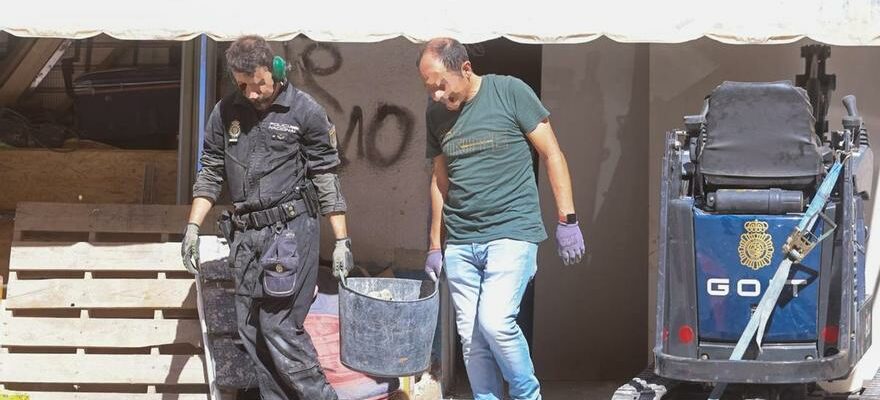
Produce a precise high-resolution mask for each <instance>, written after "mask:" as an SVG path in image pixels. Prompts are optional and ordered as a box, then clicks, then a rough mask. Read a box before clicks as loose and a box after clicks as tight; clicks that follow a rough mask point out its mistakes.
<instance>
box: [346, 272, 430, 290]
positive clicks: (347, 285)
mask: <svg viewBox="0 0 880 400" xmlns="http://www.w3.org/2000/svg"><path fill="white" fill-rule="evenodd" d="M345 278H346V277H345V276H342V279H340V280H339V283H340V284H342V287H344V288H346V289H349V290H351V289H350V288H349V287H348V284H346V282H345ZM429 279H430V278H429ZM439 291H440V278H439V277H438V278H437V280H436V281H434V293H437V292H439Z"/></svg>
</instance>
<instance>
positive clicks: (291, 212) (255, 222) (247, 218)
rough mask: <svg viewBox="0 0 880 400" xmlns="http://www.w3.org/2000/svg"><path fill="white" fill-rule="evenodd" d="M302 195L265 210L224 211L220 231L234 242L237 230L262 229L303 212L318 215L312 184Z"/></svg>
mask: <svg viewBox="0 0 880 400" xmlns="http://www.w3.org/2000/svg"><path fill="white" fill-rule="evenodd" d="M301 194H302V197H301V198H299V199H295V200H291V201H287V202H284V203H281V204H279V205H277V206H275V207H271V208H267V209H265V210H259V211H252V212H248V213H243V214H238V213H234V212H230V211H224V212H223V213H222V214H220V219H219V221H218V222H217V223H218V224H219V227H220V232H221V233H222V234H223V236H224V237H225V238H226V240H227V242H228V243H232V240H233V237H234V234H235V232H236V231H244V230H247V229H262V228H265V227H267V226H271V225H275V224H277V223H284V222H287V221H290V220H292V219H294V218H296V217H298V216H299V215H301V214H304V213H308V214H309V215H311V216H313V217H314V216H317V215H318V200H317V198H318V197H317V193H316V192H315V190H314V187H313V186H312V185H311V184H307V185H305V188H303V189H302V190H301Z"/></svg>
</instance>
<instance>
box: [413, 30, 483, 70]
mask: <svg viewBox="0 0 880 400" xmlns="http://www.w3.org/2000/svg"><path fill="white" fill-rule="evenodd" d="M426 53H428V54H432V55H434V56H436V57H437V58H439V59H440V61H442V62H443V66H444V67H446V70H448V71H452V72H455V73H457V74H460V73H461V65H462V64H464V63H465V62H466V61H470V59H469V58H468V53H467V49H466V48H465V47H464V45H463V44H461V43H460V42H459V41H458V40H455V39H453V38H445V37H444V38H434V39H431V40H429V41H428V43H425V44H424V45H423V46H422V48H421V50H420V51H419V58H418V59H417V60H416V68H418V66H419V64H421V62H422V58H423V57H424V56H425V54H426Z"/></svg>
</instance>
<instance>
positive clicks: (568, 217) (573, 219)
mask: <svg viewBox="0 0 880 400" xmlns="http://www.w3.org/2000/svg"><path fill="white" fill-rule="evenodd" d="M559 222H562V223H565V224H576V223H577V222H578V217H577V214H575V213H571V214H565V217H560V218H559Z"/></svg>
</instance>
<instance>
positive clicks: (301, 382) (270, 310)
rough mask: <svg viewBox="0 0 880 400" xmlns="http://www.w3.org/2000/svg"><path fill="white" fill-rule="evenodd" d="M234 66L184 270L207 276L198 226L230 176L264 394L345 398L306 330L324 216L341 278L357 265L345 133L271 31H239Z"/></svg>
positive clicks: (250, 347)
mask: <svg viewBox="0 0 880 400" xmlns="http://www.w3.org/2000/svg"><path fill="white" fill-rule="evenodd" d="M226 61H227V65H228V67H229V70H230V72H231V73H232V77H233V78H234V80H235V84H236V85H237V87H238V90H237V91H234V92H233V93H231V94H230V95H228V96H226V97H224V98H223V99H222V100H221V101H220V102H218V103H217V105H216V107H214V110H213V111H212V113H211V116H210V118H209V120H208V123H207V126H206V131H205V142H204V151H203V153H202V156H201V163H202V169H201V170H200V171H199V172H198V175H197V177H196V182H195V185H193V205H192V209H191V211H190V216H189V221H188V224H187V226H186V230H185V232H184V239H183V246H182V256H183V262H184V266H186V268H187V270H189V271H190V272H191V273H193V274H197V273H198V268H199V264H198V232H199V226H200V225H201V224H202V222H203V221H204V219H205V215H206V214H207V213H208V211H209V210H210V209H211V207H212V206H213V204H214V202H215V201H216V200H217V197H218V195H219V194H220V190H221V186H222V183H223V182H224V181H225V182H226V183H227V185H228V187H229V191H230V196H231V199H232V202H233V206H234V211H233V212H232V213H231V214H225V215H224V217H223V218H221V221H220V225H221V230H223V231H224V235H225V236H227V240H228V241H229V243H230V254H229V260H230V267H231V268H232V269H233V275H234V281H235V309H236V314H237V323H238V330H239V334H240V336H241V339H242V342H243V343H244V347H245V348H246V349H247V351H248V353H249V354H250V356H251V358H252V359H253V360H254V362H255V364H256V366H257V375H258V377H259V387H260V394H261V396H262V398H263V399H267V400H276V399H301V400H327V399H336V398H337V396H336V393H335V391H334V390H333V388H331V387H330V385H329V383H328V382H327V379H326V378H325V376H324V373H323V371H322V369H321V367H320V366H319V365H318V361H317V354H316V352H315V348H314V346H313V344H312V341H311V338H310V337H309V335H308V333H306V331H305V330H304V329H303V323H304V321H305V317H306V314H307V313H308V310H309V307H310V305H311V303H312V300H313V296H314V290H315V284H316V278H317V274H318V242H319V235H318V228H319V224H318V220H317V215H318V214H321V215H324V216H327V217H328V218H329V220H330V225H331V226H332V228H333V234H334V236H335V238H336V246H335V249H334V251H333V274H334V276H336V277H337V278H340V279H341V278H344V277H345V276H346V275H347V274H348V272H349V271H350V269H351V268H352V266H353V261H352V255H351V240H350V239H349V238H348V236H347V235H348V234H347V232H346V224H345V211H346V204H345V199H344V198H343V196H342V193H341V192H340V184H339V180H338V178H337V176H336V174H335V173H334V167H336V166H337V165H338V164H339V157H338V155H337V151H336V137H335V135H336V131H335V129H334V126H333V125H332V124H331V122H330V121H329V119H328V118H327V114H326V113H325V111H324V109H323V108H322V107H321V106H320V105H319V104H318V103H317V102H316V101H315V100H314V99H313V98H312V97H311V96H309V95H308V94H306V93H305V92H302V91H300V90H299V89H297V88H295V87H293V85H291V84H290V83H288V82H287V81H286V76H285V75H286V67H285V65H284V60H282V59H281V58H279V57H274V55H273V53H272V49H271V48H270V46H269V45H268V43H267V42H266V41H265V40H264V39H263V38H261V37H259V36H244V37H241V38H239V39H238V40H236V41H235V42H234V43H232V45H231V46H230V47H229V50H227V51H226ZM224 226H225V227H226V228H225V229H224Z"/></svg>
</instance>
